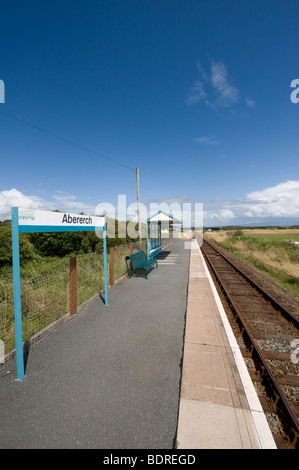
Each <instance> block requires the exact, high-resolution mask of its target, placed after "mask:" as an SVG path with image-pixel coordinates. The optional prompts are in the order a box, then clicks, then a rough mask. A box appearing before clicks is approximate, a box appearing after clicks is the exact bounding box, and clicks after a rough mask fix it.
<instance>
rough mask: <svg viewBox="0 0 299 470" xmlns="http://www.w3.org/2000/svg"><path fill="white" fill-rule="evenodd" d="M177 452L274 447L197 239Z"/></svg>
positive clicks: (193, 243)
mask: <svg viewBox="0 0 299 470" xmlns="http://www.w3.org/2000/svg"><path fill="white" fill-rule="evenodd" d="M177 448H178V449H275V448H276V444H275V441H274V439H273V436H272V433H271V431H270V429H269V426H268V423H267V420H266V417H265V415H264V412H263V409H262V407H261V405H260V402H259V399H258V397H257V394H256V391H255V389H254V386H253V384H252V381H251V379H250V377H249V373H248V370H247V367H246V365H245V363H244V360H243V358H242V355H241V352H240V350H239V347H238V344H237V342H236V339H235V337H234V335H233V333H232V330H231V327H230V325H229V322H228V320H227V317H226V314H225V311H224V309H223V306H222V303H221V301H220V298H219V297H218V293H217V290H216V288H215V286H214V283H213V281H212V279H211V276H210V273H209V271H208V269H207V266H206V264H205V261H204V258H203V256H202V254H201V251H200V248H199V244H198V242H197V240H192V241H191V255H190V266H189V287H188V302H187V312H186V329H185V340H184V355H183V367H182V382H181V392H180V405H179V416H178V430H177Z"/></svg>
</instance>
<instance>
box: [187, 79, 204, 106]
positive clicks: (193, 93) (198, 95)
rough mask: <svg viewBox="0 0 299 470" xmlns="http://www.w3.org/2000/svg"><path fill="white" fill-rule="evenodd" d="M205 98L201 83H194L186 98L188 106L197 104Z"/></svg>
mask: <svg viewBox="0 0 299 470" xmlns="http://www.w3.org/2000/svg"><path fill="white" fill-rule="evenodd" d="M206 96H207V95H206V92H205V90H204V85H203V83H201V82H199V81H197V82H195V83H194V85H193V87H192V88H191V90H190V92H189V94H188V96H187V103H188V104H190V105H193V104H196V103H199V102H200V101H201V100H202V99H204V98H206Z"/></svg>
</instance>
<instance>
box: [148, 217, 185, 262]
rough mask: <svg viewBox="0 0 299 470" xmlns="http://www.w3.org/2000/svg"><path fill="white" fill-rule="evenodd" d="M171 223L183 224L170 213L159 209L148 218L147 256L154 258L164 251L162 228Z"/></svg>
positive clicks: (167, 226)
mask: <svg viewBox="0 0 299 470" xmlns="http://www.w3.org/2000/svg"><path fill="white" fill-rule="evenodd" d="M170 224H172V225H173V224H181V222H180V221H179V220H178V219H175V218H174V217H173V216H171V215H170V214H166V213H165V212H163V211H161V210H159V211H158V212H157V213H156V214H154V215H152V216H151V217H149V218H148V219H147V220H146V241H147V258H148V259H152V258H155V257H156V256H158V254H159V253H161V252H162V229H163V228H168V229H169V226H170Z"/></svg>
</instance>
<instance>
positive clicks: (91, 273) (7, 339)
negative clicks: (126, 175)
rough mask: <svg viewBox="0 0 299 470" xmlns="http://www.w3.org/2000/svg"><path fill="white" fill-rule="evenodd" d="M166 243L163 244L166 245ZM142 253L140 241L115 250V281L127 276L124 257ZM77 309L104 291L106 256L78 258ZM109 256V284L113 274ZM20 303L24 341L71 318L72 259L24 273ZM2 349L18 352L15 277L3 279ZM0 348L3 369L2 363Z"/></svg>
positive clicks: (0, 282)
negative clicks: (14, 296) (15, 322)
mask: <svg viewBox="0 0 299 470" xmlns="http://www.w3.org/2000/svg"><path fill="white" fill-rule="evenodd" d="M166 243H167V242H166V241H165V242H164V243H163V245H164V244H166ZM138 250H139V242H138V241H136V242H132V243H128V244H123V245H118V246H115V247H113V251H114V253H113V255H114V256H113V259H112V258H111V261H112V263H113V275H114V280H115V281H116V280H118V279H120V278H121V277H122V276H124V275H126V272H127V267H126V262H125V257H126V256H127V255H129V254H132V253H135V252H137V251H138ZM75 266H76V307H79V306H80V305H82V304H84V303H85V302H86V301H88V300H89V299H91V298H92V297H94V296H95V295H97V294H99V293H100V291H102V290H103V289H104V261H103V253H87V254H83V255H77V256H76V263H75ZM110 268H111V265H110V255H109V254H108V274H109V284H110V275H111V269H110ZM21 302H22V327H23V341H24V342H28V341H33V340H34V338H35V337H36V338H37V340H38V339H40V338H41V337H42V336H43V335H45V334H47V333H48V332H49V331H51V325H53V324H55V325H56V324H57V322H59V321H62V319H64V320H63V321H65V320H67V319H69V318H71V315H70V258H67V257H66V258H62V259H57V260H56V261H55V263H54V264H53V265H51V267H50V268H47V269H44V270H43V269H39V268H38V266H36V267H35V268H34V267H33V268H32V272H31V273H30V274H28V272H27V273H22V270H21ZM0 346H2V350H3V351H4V352H5V355H6V356H7V357H8V356H11V357H13V354H14V349H15V325H14V300H13V278H12V275H8V274H6V275H5V277H4V276H2V277H0ZM1 359H2V358H1V348H0V366H1V362H2V363H3V360H1Z"/></svg>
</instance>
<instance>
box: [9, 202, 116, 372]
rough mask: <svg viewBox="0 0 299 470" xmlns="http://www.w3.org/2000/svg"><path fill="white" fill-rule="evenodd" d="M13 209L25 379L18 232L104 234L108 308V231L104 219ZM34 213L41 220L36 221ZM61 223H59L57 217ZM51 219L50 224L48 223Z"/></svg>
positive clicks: (20, 368)
mask: <svg viewBox="0 0 299 470" xmlns="http://www.w3.org/2000/svg"><path fill="white" fill-rule="evenodd" d="M20 211H21V213H22V214H23V215H22V216H21V215H20V214H19V208H18V207H12V208H11V235H12V266H13V293H14V314H15V342H16V358H17V374H18V379H17V380H20V381H21V380H22V379H23V378H24V377H25V372H24V351H23V331H22V307H21V277H20V252H19V233H32V232H76V231H102V232H103V252H104V281H105V305H106V306H108V277H107V231H106V218H105V217H91V216H83V215H78V214H68V213H63V212H46V211H34V210H27V211H25V210H24V209H20ZM35 214H37V215H38V217H37V218H36V220H35ZM61 216H62V220H59V219H58V217H60V218H61ZM46 219H49V222H46Z"/></svg>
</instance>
